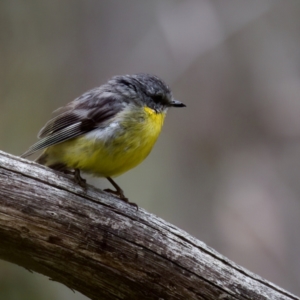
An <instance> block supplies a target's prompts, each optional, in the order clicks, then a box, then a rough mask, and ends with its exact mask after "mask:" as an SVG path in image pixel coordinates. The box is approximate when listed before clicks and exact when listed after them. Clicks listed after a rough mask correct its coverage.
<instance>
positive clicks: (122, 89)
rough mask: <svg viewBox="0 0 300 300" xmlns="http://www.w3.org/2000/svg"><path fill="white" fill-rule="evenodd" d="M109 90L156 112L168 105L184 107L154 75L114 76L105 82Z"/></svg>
mask: <svg viewBox="0 0 300 300" xmlns="http://www.w3.org/2000/svg"><path fill="white" fill-rule="evenodd" d="M108 87H110V88H111V89H112V90H110V91H111V92H117V93H118V94H121V95H122V96H123V100H124V101H128V102H132V101H134V102H135V104H137V105H139V106H148V107H150V108H152V109H153V110H155V111H156V112H162V111H164V110H166V109H168V108H169V107H185V104H183V103H182V102H180V101H177V100H175V99H174V98H173V96H172V93H171V90H170V88H169V87H168V86H167V85H166V83H165V82H164V81H162V80H161V79H160V78H158V77H157V76H155V75H150V74H145V73H139V74H135V75H122V76H114V77H113V78H112V79H111V80H109V81H108V83H107V84H106V88H108Z"/></svg>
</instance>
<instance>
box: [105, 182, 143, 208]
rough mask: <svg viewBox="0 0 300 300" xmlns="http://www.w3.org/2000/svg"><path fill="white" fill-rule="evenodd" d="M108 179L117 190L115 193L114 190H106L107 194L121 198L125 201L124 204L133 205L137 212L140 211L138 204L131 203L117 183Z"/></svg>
mask: <svg viewBox="0 0 300 300" xmlns="http://www.w3.org/2000/svg"><path fill="white" fill-rule="evenodd" d="M106 179H107V180H108V181H109V182H110V183H111V184H112V186H113V187H114V188H115V189H116V190H115V191H113V190H111V189H105V190H104V191H105V192H108V193H111V194H114V195H117V196H119V198H120V199H121V200H122V201H124V202H126V203H128V204H130V205H132V206H135V207H136V209H137V210H138V209H139V207H138V205H137V204H136V203H133V202H129V200H128V198H126V197H125V195H124V192H123V190H122V189H121V188H120V187H119V186H118V185H117V183H116V182H115V181H114V180H113V179H112V178H111V177H106Z"/></svg>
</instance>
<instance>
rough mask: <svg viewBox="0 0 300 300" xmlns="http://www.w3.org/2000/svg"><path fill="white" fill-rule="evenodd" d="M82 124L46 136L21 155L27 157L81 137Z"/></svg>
mask: <svg viewBox="0 0 300 300" xmlns="http://www.w3.org/2000/svg"><path fill="white" fill-rule="evenodd" d="M81 127H82V126H81V122H78V123H75V124H73V125H70V126H68V127H66V128H64V129H62V130H60V131H57V132H55V133H54V134H51V135H49V136H46V137H44V138H42V139H41V140H39V141H38V142H37V143H35V144H34V145H33V146H31V147H30V148H29V149H28V150H27V151H26V152H25V153H23V154H22V155H21V157H26V156H29V155H31V154H33V153H34V152H36V151H38V150H41V149H44V148H47V147H49V146H53V145H55V144H58V143H61V142H64V141H66V140H69V139H71V138H74V137H76V136H79V135H81V134H82V133H83V132H82V128H81Z"/></svg>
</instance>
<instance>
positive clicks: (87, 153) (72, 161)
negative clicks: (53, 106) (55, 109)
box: [45, 107, 165, 177]
mask: <svg viewBox="0 0 300 300" xmlns="http://www.w3.org/2000/svg"><path fill="white" fill-rule="evenodd" d="M164 118H165V113H156V112H155V111H153V110H152V109H150V108H148V107H145V108H144V109H140V111H139V112H135V113H134V117H133V115H132V114H131V113H129V114H128V115H127V116H125V118H123V121H122V122H121V123H120V125H121V127H122V130H119V131H116V134H115V135H114V136H113V138H112V139H110V140H109V141H107V142H106V143H105V142H104V141H103V140H99V139H91V138H86V135H83V136H80V137H78V138H74V139H71V140H69V141H66V142H63V143H61V144H58V145H54V146H51V147H49V148H48V149H46V151H45V152H46V154H47V155H48V161H47V163H46V164H47V165H50V164H52V163H58V162H60V163H64V164H65V165H67V167H69V168H78V169H81V170H83V171H84V172H87V173H91V174H94V175H96V176H100V177H114V176H118V175H121V174H122V173H124V172H126V171H128V170H130V169H132V168H134V167H135V166H137V165H138V164H139V163H141V162H142V161H143V160H144V159H145V158H146V157H147V156H148V154H149V153H150V151H151V149H152V147H153V146H154V144H155V142H156V140H157V138H158V136H159V134H160V132H161V128H162V125H163V122H164Z"/></svg>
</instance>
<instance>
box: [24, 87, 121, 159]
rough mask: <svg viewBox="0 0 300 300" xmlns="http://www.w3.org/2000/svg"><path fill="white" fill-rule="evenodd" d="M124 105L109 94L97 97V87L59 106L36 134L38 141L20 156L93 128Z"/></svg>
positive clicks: (111, 116)
mask: <svg viewBox="0 0 300 300" xmlns="http://www.w3.org/2000/svg"><path fill="white" fill-rule="evenodd" d="M96 92H98V94H97V93H96ZM95 95H96V96H95ZM93 96H94V97H93ZM123 107H124V104H123V103H122V102H121V101H118V99H116V98H115V97H112V96H111V94H110V97H100V94H99V90H98V89H95V90H92V91H90V92H88V93H86V94H83V95H82V96H81V97H79V98H77V99H75V100H74V101H72V102H70V103H69V104H67V105H66V106H65V107H63V108H61V109H60V112H61V113H60V114H59V115H58V116H56V117H54V118H53V119H51V120H50V121H48V122H47V123H46V125H45V126H44V127H43V128H42V129H41V131H40V132H39V134H38V137H39V138H41V140H39V141H38V142H37V143H35V144H34V145H33V146H31V147H30V148H29V149H28V150H27V151H26V152H25V153H24V154H22V155H21V157H26V156H29V155H31V154H33V153H34V152H36V151H38V150H41V149H45V148H47V147H49V146H53V145H55V144H58V143H62V142H64V141H67V140H69V139H71V138H74V137H77V136H80V135H82V134H84V133H87V132H89V131H91V130H94V129H95V128H97V127H99V126H101V125H103V123H105V121H107V120H109V119H111V118H113V117H114V116H115V115H116V114H117V113H118V112H120V111H121V110H122V109H123Z"/></svg>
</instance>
